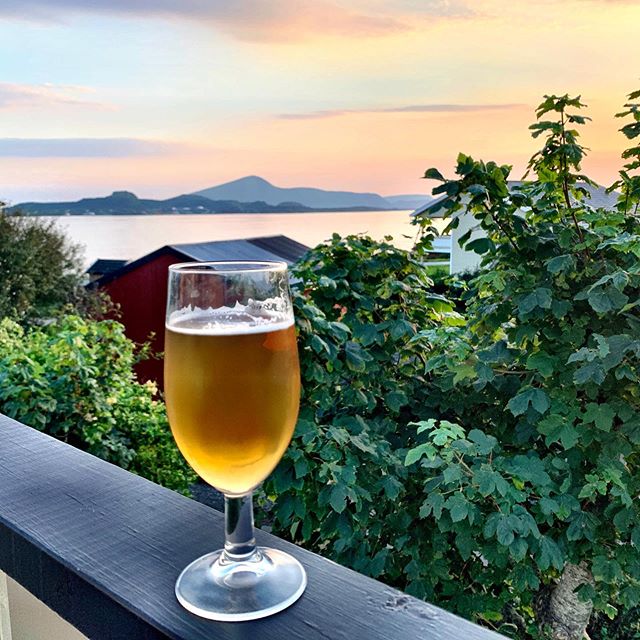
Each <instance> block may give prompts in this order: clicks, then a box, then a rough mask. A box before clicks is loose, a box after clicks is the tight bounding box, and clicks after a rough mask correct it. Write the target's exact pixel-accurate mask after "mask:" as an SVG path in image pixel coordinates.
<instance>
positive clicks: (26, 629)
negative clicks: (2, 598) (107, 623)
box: [0, 572, 87, 640]
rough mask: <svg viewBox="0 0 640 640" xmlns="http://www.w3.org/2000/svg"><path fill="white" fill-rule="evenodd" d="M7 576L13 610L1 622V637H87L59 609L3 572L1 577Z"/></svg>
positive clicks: (15, 639) (33, 639)
mask: <svg viewBox="0 0 640 640" xmlns="http://www.w3.org/2000/svg"><path fill="white" fill-rule="evenodd" d="M3 578H6V583H7V593H8V601H9V610H10V611H11V614H10V615H6V617H5V618H3V620H2V621H1V622H0V639H1V640H87V637H86V636H85V635H83V634H82V633H80V632H79V631H78V630H77V629H76V628H75V627H73V626H72V625H70V624H69V623H68V622H67V621H66V620H63V619H62V618H61V617H60V616H59V615H58V614H57V613H55V611H52V610H51V609H49V607H47V606H46V605H45V604H44V603H42V602H40V600H38V599H37V598H36V597H35V596H33V595H31V593H29V592H28V591H27V590H26V589H25V588H24V587H22V586H21V585H19V584H18V583H17V582H14V581H13V580H12V579H11V578H9V577H8V576H5V574H3V573H2V572H0V580H2V579H3ZM1 613H2V611H1V610H0V614H1ZM3 623H6V625H4V624H3Z"/></svg>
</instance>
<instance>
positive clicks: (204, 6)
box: [0, 0, 463, 41]
mask: <svg viewBox="0 0 640 640" xmlns="http://www.w3.org/2000/svg"><path fill="white" fill-rule="evenodd" d="M421 1H422V2H423V3H424V5H425V6H427V7H431V11H430V12H429V11H425V9H424V8H422V9H421V10H420V11H417V12H416V11H414V10H410V9H406V10H403V8H404V5H406V4H407V2H409V4H412V5H416V6H419V5H420V4H421V2H417V1H415V0H414V1H411V0H398V2H399V3H400V5H401V10H400V11H393V9H392V5H393V2H392V1H391V0H384V1H383V2H380V3H374V5H375V6H374V8H373V10H371V9H370V8H368V7H367V4H366V3H363V2H360V1H359V0H349V1H345V0H91V1H89V2H88V1H87V0H2V3H1V4H0V17H1V16H5V17H7V16H9V17H17V18H22V19H30V20H39V21H43V20H44V21H48V20H59V19H61V18H64V17H66V16H70V15H75V14H87V13H102V14H111V15H116V16H117V15H120V16H149V17H158V18H170V19H175V18H176V17H177V18H186V19H191V20H197V21H198V22H201V23H202V22H208V23H211V24H213V25H214V26H216V27H217V28H219V29H220V30H222V31H225V32H227V33H229V34H230V35H232V36H234V37H237V38H240V39H243V40H250V41H265V40H267V41H269V40H271V41H274V40H278V41H283V40H284V41H287V40H299V39H302V38H307V37H320V36H325V35H332V36H336V35H337V36H382V35H387V34H391V33H396V32H399V31H405V30H408V29H411V28H413V25H412V19H411V18H412V16H414V15H420V14H426V15H431V16H436V15H439V16H450V15H453V14H454V13H458V12H459V10H458V9H456V10H455V11H454V10H452V8H451V7H452V6H455V7H459V6H461V4H462V1H463V0H455V1H453V2H452V1H451V0H421Z"/></svg>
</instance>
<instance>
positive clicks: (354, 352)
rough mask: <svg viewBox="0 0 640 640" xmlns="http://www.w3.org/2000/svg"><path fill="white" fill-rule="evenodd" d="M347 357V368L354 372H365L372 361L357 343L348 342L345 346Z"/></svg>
mask: <svg viewBox="0 0 640 640" xmlns="http://www.w3.org/2000/svg"><path fill="white" fill-rule="evenodd" d="M344 348H345V353H346V356H347V359H346V362H347V367H349V369H351V370H352V371H364V370H365V369H366V366H367V362H368V361H370V360H371V356H369V355H368V354H367V353H366V352H365V351H364V349H363V348H362V347H361V346H360V345H359V344H358V343H357V342H351V341H349V342H347V343H346V344H345V346H344Z"/></svg>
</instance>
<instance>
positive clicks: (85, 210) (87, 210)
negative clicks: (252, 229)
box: [7, 191, 371, 216]
mask: <svg viewBox="0 0 640 640" xmlns="http://www.w3.org/2000/svg"><path fill="white" fill-rule="evenodd" d="M340 209H341V210H344V208H342V207H340ZM346 209H347V210H351V211H360V210H368V209H371V207H358V206H354V207H347V208H346ZM322 210H323V211H326V210H327V208H324V209H322ZM7 211H8V212H9V213H16V212H21V213H24V214H26V215H35V216H64V215H144V214H152V213H293V212H307V211H308V212H313V211H317V209H312V208H311V207H306V206H304V205H302V204H300V203H298V202H280V203H279V204H277V205H271V204H268V203H267V202H265V201H263V200H257V201H252V202H238V201H237V200H211V199H209V198H205V197H203V196H201V195H196V194H191V195H188V194H187V195H181V196H176V197H175V198H169V199H167V200H150V199H143V198H138V196H136V195H135V194H134V193H131V192H130V191H114V192H113V193H112V194H111V195H110V196H106V197H104V198H82V200H77V201H75V202H23V203H21V204H17V205H14V206H12V207H8V208H7Z"/></svg>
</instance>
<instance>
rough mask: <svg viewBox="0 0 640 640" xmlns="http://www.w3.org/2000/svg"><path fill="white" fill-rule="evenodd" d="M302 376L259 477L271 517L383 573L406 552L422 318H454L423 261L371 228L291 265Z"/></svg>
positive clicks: (302, 539)
mask: <svg viewBox="0 0 640 640" xmlns="http://www.w3.org/2000/svg"><path fill="white" fill-rule="evenodd" d="M293 275H294V277H295V278H297V279H298V283H297V284H296V285H295V286H294V292H293V294H294V306H295V313H296V318H297V323H298V329H299V351H300V357H301V372H302V378H303V398H302V405H301V414H300V420H299V423H298V429H297V431H296V435H295V437H294V440H293V442H292V444H291V446H290V447H289V449H288V451H287V453H286V454H285V461H284V462H283V463H282V464H281V465H280V466H279V467H278V468H277V469H276V471H275V472H274V474H273V475H272V476H271V477H270V478H269V479H268V480H267V482H266V485H265V490H266V492H267V494H269V495H270V496H272V497H273V496H277V499H276V500H275V506H274V509H273V512H272V514H271V516H272V518H273V526H274V528H275V529H276V530H277V531H278V532H280V533H282V534H286V535H288V536H289V537H291V539H293V540H295V541H296V542H298V543H303V544H305V545H307V546H310V547H312V548H314V549H317V550H320V551H322V552H324V553H325V554H328V555H330V556H331V557H332V558H334V559H336V560H337V561H339V562H342V563H343V564H347V565H349V566H351V567H354V568H355V569H357V570H358V571H361V572H363V573H366V574H368V575H371V576H384V577H385V579H387V580H391V579H392V578H393V576H395V575H400V574H401V573H402V571H403V566H402V563H403V562H404V563H406V562H407V561H408V560H407V556H406V555H399V554H397V553H396V552H395V550H390V545H393V546H395V547H396V548H397V547H398V546H400V545H406V547H407V553H410V552H411V551H410V549H409V547H410V540H411V536H410V534H409V532H408V525H409V524H410V522H411V515H410V513H408V512H406V511H405V510H403V509H402V508H398V504H399V502H400V500H401V496H403V495H405V494H406V493H407V490H408V487H409V485H410V479H409V478H408V474H407V470H406V468H405V467H404V464H403V462H404V456H405V453H406V449H405V448H406V446H407V442H408V433H409V432H413V428H408V427H407V424H408V423H409V422H411V421H412V420H415V419H419V418H420V417H421V416H422V415H423V414H422V412H423V407H424V405H425V401H426V398H427V396H428V388H427V385H426V379H425V377H424V368H425V354H424V351H423V349H422V348H421V347H418V346H417V345H416V344H415V342H414V338H415V336H416V333H417V331H418V330H419V329H421V328H424V327H435V326H440V325H441V324H443V323H448V324H455V323H457V322H459V321H460V318H459V316H458V315H457V314H455V313H454V312H452V310H451V306H450V305H449V304H448V303H447V302H446V300H445V299H444V298H442V297H441V296H439V295H437V294H434V293H432V292H431V287H432V282H431V280H430V279H429V278H428V276H427V272H426V270H425V269H424V267H423V266H422V264H421V262H420V261H419V260H418V259H416V258H415V257H414V256H413V255H412V254H411V253H410V252H407V251H401V250H400V249H397V248H396V247H394V246H393V245H391V244H389V243H388V242H382V243H378V242H375V241H373V240H372V239H371V238H367V237H361V236H350V237H348V238H344V239H343V238H340V237H339V236H337V235H334V236H333V239H332V240H331V241H330V242H329V243H327V244H325V245H321V246H319V247H317V248H316V249H314V250H313V251H312V252H310V253H309V254H308V255H307V257H306V259H305V260H304V261H303V262H302V263H301V264H299V265H298V266H297V267H296V268H295V269H294V271H293Z"/></svg>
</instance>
